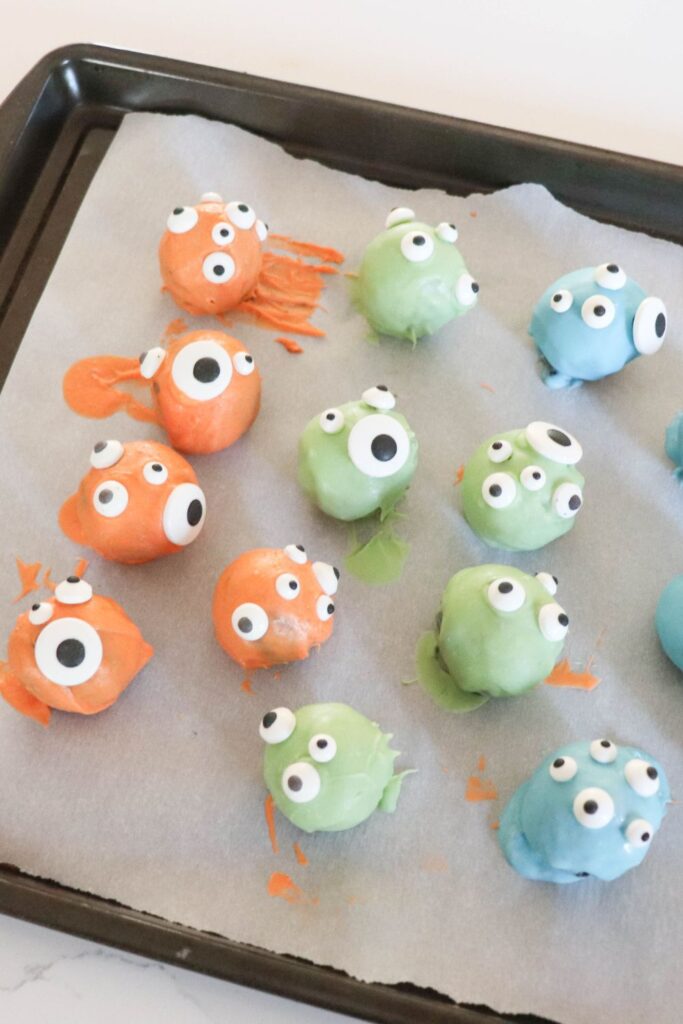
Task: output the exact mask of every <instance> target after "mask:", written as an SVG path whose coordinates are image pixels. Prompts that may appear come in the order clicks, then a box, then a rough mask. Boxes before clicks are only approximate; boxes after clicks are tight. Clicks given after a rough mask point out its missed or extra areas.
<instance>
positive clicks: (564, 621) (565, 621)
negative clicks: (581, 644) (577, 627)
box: [557, 612, 569, 626]
mask: <svg viewBox="0 0 683 1024" xmlns="http://www.w3.org/2000/svg"><path fill="white" fill-rule="evenodd" d="M557 621H558V622H559V624H560V625H561V626H568V625H569V616H568V615H565V613H564V612H562V614H561V615H558V616H557Z"/></svg>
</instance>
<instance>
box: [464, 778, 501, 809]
mask: <svg viewBox="0 0 683 1024" xmlns="http://www.w3.org/2000/svg"><path fill="white" fill-rule="evenodd" d="M497 799H498V790H497V789H496V787H495V786H494V785H493V783H492V782H488V781H487V780H486V779H480V778H478V777H477V776H476V775H470V777H469V779H468V780H467V786H466V788H465V800H467V801H469V802H470V803H480V802H481V801H483V800H497Z"/></svg>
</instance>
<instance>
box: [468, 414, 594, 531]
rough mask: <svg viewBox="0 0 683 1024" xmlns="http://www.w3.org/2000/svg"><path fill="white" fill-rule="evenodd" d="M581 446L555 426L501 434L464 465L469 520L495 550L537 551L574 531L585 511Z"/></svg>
mask: <svg viewBox="0 0 683 1024" xmlns="http://www.w3.org/2000/svg"><path fill="white" fill-rule="evenodd" d="M582 454H583V453H582V450H581V445H580V444H579V442H578V441H577V440H576V438H574V437H572V435H571V434H569V433H568V432H567V431H566V430H563V429H562V428H561V427H556V426H554V425H553V424H552V423H542V422H540V421H537V422H534V423H530V424H529V426H528V427H526V428H525V429H523V430H511V431H509V432H508V433H506V434H496V435H495V437H491V438H489V439H488V441H485V442H484V444H482V445H481V446H480V447H479V448H478V449H477V450H476V452H475V453H474V455H473V456H472V458H471V459H470V461H469V462H468V463H467V465H466V466H465V472H464V475H463V480H462V487H461V491H462V503H463V512H464V515H465V519H466V520H467V522H468V523H469V524H470V526H471V527H472V529H473V530H474V532H475V533H477V534H478V535H479V536H480V537H481V539H482V540H483V541H485V542H486V543H487V544H489V545H490V546H491V547H495V548H504V549H507V550H508V551H536V550H537V549H538V548H542V547H544V546H545V545H546V544H549V543H550V542H551V541H553V540H555V539H556V538H558V537H561V536H562V535H563V534H565V533H567V532H568V531H569V530H571V528H572V526H573V525H574V519H575V517H576V515H577V513H578V512H579V510H580V509H581V507H582V506H583V484H584V479H583V477H582V476H581V474H580V473H579V471H578V470H577V469H576V464H577V463H578V462H579V460H580V459H581V456H582Z"/></svg>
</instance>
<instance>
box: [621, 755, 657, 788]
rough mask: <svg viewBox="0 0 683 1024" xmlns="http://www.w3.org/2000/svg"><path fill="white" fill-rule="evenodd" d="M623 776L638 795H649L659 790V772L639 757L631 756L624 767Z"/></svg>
mask: <svg viewBox="0 0 683 1024" xmlns="http://www.w3.org/2000/svg"><path fill="white" fill-rule="evenodd" d="M624 777H625V778H626V781H627V782H628V784H629V786H630V787H631V789H632V790H634V792H636V793H637V794H638V796H644V797H650V796H654V795H655V793H657V792H659V772H658V771H657V769H656V768H655V767H654V765H651V764H648V762H647V761H643V760H642V759H641V758H633V759H632V760H630V761H628V762H627V764H626V766H625V768H624Z"/></svg>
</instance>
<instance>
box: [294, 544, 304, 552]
mask: <svg viewBox="0 0 683 1024" xmlns="http://www.w3.org/2000/svg"><path fill="white" fill-rule="evenodd" d="M296 549H297V551H302V552H304V553H305V551H306V549H305V548H304V546H303V544H297V546H296Z"/></svg>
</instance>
